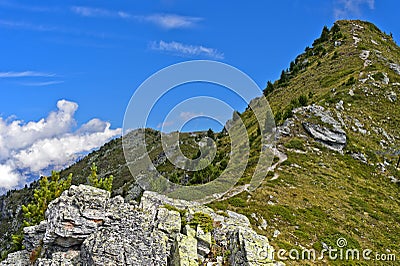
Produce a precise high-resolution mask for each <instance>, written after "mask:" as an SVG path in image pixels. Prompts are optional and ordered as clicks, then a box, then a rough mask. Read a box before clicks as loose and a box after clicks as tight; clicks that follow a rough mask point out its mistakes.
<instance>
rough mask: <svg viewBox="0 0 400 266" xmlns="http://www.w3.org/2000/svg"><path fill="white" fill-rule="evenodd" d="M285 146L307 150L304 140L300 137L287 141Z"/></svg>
mask: <svg viewBox="0 0 400 266" xmlns="http://www.w3.org/2000/svg"><path fill="white" fill-rule="evenodd" d="M284 146H285V147H286V148H288V149H296V150H302V151H303V150H305V149H304V145H303V140H301V139H299V138H293V139H291V140H290V141H289V142H286V143H285V144H284Z"/></svg>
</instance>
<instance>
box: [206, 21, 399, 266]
mask: <svg viewBox="0 0 400 266" xmlns="http://www.w3.org/2000/svg"><path fill="white" fill-rule="evenodd" d="M335 28H336V32H334V30H333V29H335ZM335 42H336V45H335ZM367 54H368V58H365V57H366V55H367ZM399 62H400V49H399V47H398V46H397V45H396V44H395V43H394V42H393V40H392V38H391V37H390V36H388V35H386V34H385V33H382V32H381V31H380V30H379V29H377V28H376V27H375V26H374V25H373V24H371V23H367V22H362V21H338V22H337V23H336V26H334V27H333V28H332V29H331V30H330V31H329V30H328V32H325V35H324V33H323V34H322V35H321V38H320V39H319V40H316V41H315V42H314V45H313V48H307V49H306V51H305V53H304V54H302V55H300V56H299V57H297V58H296V60H295V61H294V63H292V64H291V68H290V69H292V70H290V69H289V70H286V71H284V72H282V76H281V79H280V80H278V81H276V82H274V83H273V85H272V86H271V85H270V86H269V87H270V88H267V89H266V92H265V94H267V98H268V100H269V103H270V105H271V108H272V109H273V112H274V113H275V117H276V120H277V123H278V124H282V123H283V121H284V120H285V118H287V117H292V116H293V114H292V112H291V110H292V109H293V108H295V107H297V106H300V105H301V104H300V103H299V101H301V100H300V97H299V96H300V95H303V96H305V97H306V98H307V102H308V103H307V104H317V105H321V106H323V107H324V108H325V109H327V110H328V111H330V112H331V113H332V114H334V115H333V116H334V117H335V118H336V119H338V120H339V118H341V119H342V123H343V126H344V127H345V132H346V135H347V145H346V147H345V149H344V150H343V153H339V152H336V151H331V150H329V149H327V148H326V147H324V146H323V145H321V144H320V143H319V142H316V141H315V140H314V139H312V138H311V137H310V136H309V135H308V134H307V133H306V132H305V130H304V128H303V126H302V124H301V123H300V122H301V121H302V120H303V118H298V119H294V125H293V126H292V134H291V135H290V136H287V137H282V138H280V139H279V140H278V143H277V145H278V147H279V149H280V150H281V151H283V152H285V153H286V154H287V155H288V160H287V161H285V162H284V163H283V164H281V165H280V166H279V167H278V168H277V170H276V171H275V174H278V175H279V178H277V179H274V180H272V181H271V180H266V181H265V182H264V184H263V185H262V186H261V187H260V188H259V189H257V190H256V191H255V192H254V193H251V194H249V193H242V194H240V195H238V196H237V197H236V198H231V199H228V200H226V201H223V202H215V203H213V204H211V205H212V206H213V207H215V208H223V209H225V208H229V209H232V208H233V209H234V210H235V211H238V212H241V213H244V214H246V215H247V216H249V217H251V219H252V222H253V224H254V225H259V224H260V223H261V222H260V221H261V218H260V217H263V218H264V219H265V220H266V221H267V223H268V227H267V228H266V230H260V229H259V233H264V234H265V235H267V236H268V237H269V238H270V239H271V243H272V244H273V245H274V246H275V247H276V248H284V249H286V250H290V249H291V248H296V249H298V250H301V247H305V248H315V249H316V250H322V245H323V244H322V242H324V243H326V244H327V245H328V246H332V247H336V240H337V239H338V238H339V237H344V238H346V239H347V241H348V247H349V248H360V249H366V248H369V249H371V250H373V251H374V252H380V253H388V252H389V253H390V252H392V253H395V254H396V255H397V257H398V256H399V249H398V247H399V243H400V223H399V222H400V198H399V189H400V187H399V183H395V182H392V180H393V181H396V179H399V177H400V172H399V169H396V167H395V166H396V164H397V162H398V155H396V151H397V154H398V151H399V141H400V138H399V136H400V134H399V133H400V129H399V125H400V123H399V122H400V120H399V119H400V116H399V114H400V108H399V107H400V106H399V101H398V100H397V99H395V98H396V97H395V95H398V94H399V92H400V83H399V82H400V73H399V72H398V68H397V67H396V66H398V64H399ZM294 69H297V70H295V71H293V70H294ZM271 87H272V89H271ZM341 101H342V102H341ZM242 116H246V114H243V115H242ZM295 116H298V115H295ZM247 119H250V120H251V119H254V117H253V118H247ZM355 154H362V155H364V156H365V157H366V160H367V162H366V163H365V162H361V161H360V160H357V159H355V158H353V156H354V155H355ZM352 155H353V156H352ZM252 214H253V215H252ZM254 214H255V215H254ZM255 217H256V218H255ZM275 230H279V231H280V233H281V234H280V235H279V236H278V237H276V238H275V237H273V235H274V232H275ZM330 263H332V264H337V265H342V264H345V263H344V262H343V261H340V262H330ZM364 263H365V265H369V264H368V263H367V262H364ZM294 264H295V263H294ZM300 264H302V263H300Z"/></svg>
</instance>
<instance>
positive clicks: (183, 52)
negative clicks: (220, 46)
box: [150, 40, 224, 59]
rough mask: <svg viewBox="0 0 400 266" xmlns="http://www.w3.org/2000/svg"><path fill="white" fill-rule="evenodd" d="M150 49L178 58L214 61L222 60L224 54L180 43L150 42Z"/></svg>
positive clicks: (199, 46) (215, 50) (207, 48)
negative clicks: (207, 58) (202, 57)
mask: <svg viewBox="0 0 400 266" xmlns="http://www.w3.org/2000/svg"><path fill="white" fill-rule="evenodd" d="M150 49H152V50H156V51H165V52H170V53H173V54H175V55H178V56H183V57H192V56H205V57H210V58H215V59H223V58H224V54H223V53H221V52H219V51H218V50H217V49H214V48H209V47H205V46H202V45H191V44H183V43H180V42H174V41H173V42H165V41H162V40H161V41H159V42H152V43H151V44H150Z"/></svg>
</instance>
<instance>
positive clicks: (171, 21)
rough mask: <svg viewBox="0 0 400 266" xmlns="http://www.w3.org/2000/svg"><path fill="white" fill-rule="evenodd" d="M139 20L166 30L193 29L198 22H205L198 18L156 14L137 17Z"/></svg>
mask: <svg viewBox="0 0 400 266" xmlns="http://www.w3.org/2000/svg"><path fill="white" fill-rule="evenodd" d="M136 18H137V19H139V20H142V21H145V22H150V23H153V24H156V25H157V26H160V27H162V28H165V29H175V28H191V27H193V26H195V25H196V24H197V22H199V21H201V20H203V19H202V18H198V17H189V16H179V15H175V14H154V15H149V16H137V17H136Z"/></svg>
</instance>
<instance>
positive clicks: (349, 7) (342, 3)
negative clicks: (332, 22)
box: [333, 0, 375, 19]
mask: <svg viewBox="0 0 400 266" xmlns="http://www.w3.org/2000/svg"><path fill="white" fill-rule="evenodd" d="M334 5H335V8H334V9H333V15H334V16H335V19H347V18H349V17H354V16H355V17H359V16H361V13H362V12H361V9H362V7H363V6H365V5H366V6H367V7H368V8H369V9H371V10H373V9H374V8H375V0H335V2H334Z"/></svg>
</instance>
